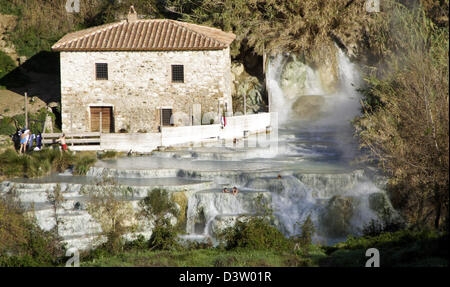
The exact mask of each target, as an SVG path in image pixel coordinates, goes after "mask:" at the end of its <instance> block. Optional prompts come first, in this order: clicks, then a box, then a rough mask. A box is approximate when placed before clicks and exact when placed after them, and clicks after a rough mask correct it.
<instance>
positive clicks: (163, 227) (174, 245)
mask: <svg viewBox="0 0 450 287" xmlns="http://www.w3.org/2000/svg"><path fill="white" fill-rule="evenodd" d="M177 236H178V231H177V228H176V227H175V226H173V225H172V224H170V221H169V220H168V219H165V218H164V219H162V220H160V221H158V223H157V224H156V225H155V227H154V228H153V230H152V236H151V237H150V240H149V247H150V249H156V250H177V249H180V247H181V246H180V244H179V243H178V241H177Z"/></svg>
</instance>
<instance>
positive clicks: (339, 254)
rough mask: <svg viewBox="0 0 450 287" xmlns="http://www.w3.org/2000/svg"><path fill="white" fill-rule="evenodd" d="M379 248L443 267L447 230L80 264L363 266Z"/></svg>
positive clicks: (139, 252)
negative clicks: (293, 246) (370, 251)
mask: <svg viewBox="0 0 450 287" xmlns="http://www.w3.org/2000/svg"><path fill="white" fill-rule="evenodd" d="M368 248H377V249H378V250H379V252H380V266H381V267H447V266H448V234H438V233H434V232H427V231H422V232H413V231H405V230H403V231H398V232H394V233H384V234H381V235H378V236H371V237H359V238H353V237H352V238H349V239H348V240H347V241H345V242H342V243H339V244H337V245H335V246H331V247H326V246H319V245H311V246H309V247H308V248H307V249H305V248H303V249H297V250H292V251H281V252H280V251H275V250H270V249H266V250H252V249H235V250H226V249H224V248H205V249H182V250H174V251H168V250H157V251H151V250H148V249H143V248H132V249H129V250H125V251H123V252H121V253H119V254H115V255H113V254H109V253H108V252H106V251H100V250H97V251H94V252H92V253H91V254H90V255H87V256H85V257H84V258H83V257H82V260H81V266H84V267H112V266H117V267H130V266H136V267H137V266H148V267H151V266H155V267H157V266H160V267H161V266H170V267H249V266H261V267H364V266H365V262H366V261H367V260H368V259H369V258H368V257H366V255H365V252H366V250H367V249H368Z"/></svg>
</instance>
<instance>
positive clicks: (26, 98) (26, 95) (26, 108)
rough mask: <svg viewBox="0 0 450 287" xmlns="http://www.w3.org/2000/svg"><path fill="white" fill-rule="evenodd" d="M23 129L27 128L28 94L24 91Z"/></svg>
mask: <svg viewBox="0 0 450 287" xmlns="http://www.w3.org/2000/svg"><path fill="white" fill-rule="evenodd" d="M25 129H28V94H27V92H25Z"/></svg>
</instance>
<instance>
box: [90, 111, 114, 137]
mask: <svg viewBox="0 0 450 287" xmlns="http://www.w3.org/2000/svg"><path fill="white" fill-rule="evenodd" d="M100 118H101V121H102V123H101V125H102V130H101V132H102V133H113V132H114V121H113V113H112V107H91V131H93V132H99V131H100Z"/></svg>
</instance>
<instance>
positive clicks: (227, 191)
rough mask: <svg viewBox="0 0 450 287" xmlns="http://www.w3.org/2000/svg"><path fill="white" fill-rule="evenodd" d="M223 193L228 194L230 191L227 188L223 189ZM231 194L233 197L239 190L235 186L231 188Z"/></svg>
mask: <svg viewBox="0 0 450 287" xmlns="http://www.w3.org/2000/svg"><path fill="white" fill-rule="evenodd" d="M223 193H230V191H229V190H228V188H226V187H225V188H224V189H223ZM231 193H232V194H233V195H236V194H238V193H239V189H237V187H236V186H233V188H232V189H231Z"/></svg>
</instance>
